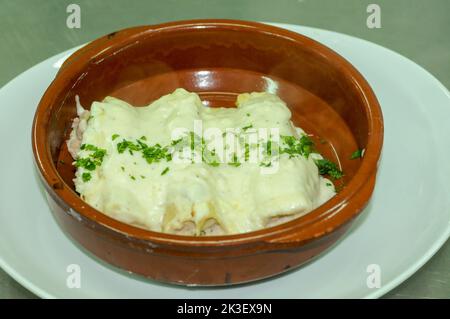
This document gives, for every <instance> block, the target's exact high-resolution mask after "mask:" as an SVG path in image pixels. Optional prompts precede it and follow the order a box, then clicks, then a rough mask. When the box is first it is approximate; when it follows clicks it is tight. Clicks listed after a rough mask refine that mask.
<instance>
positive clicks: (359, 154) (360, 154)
mask: <svg viewBox="0 0 450 319" xmlns="http://www.w3.org/2000/svg"><path fill="white" fill-rule="evenodd" d="M362 157H363V150H356V151H354V152H353V153H352V156H350V159H351V160H354V159H357V158H362Z"/></svg>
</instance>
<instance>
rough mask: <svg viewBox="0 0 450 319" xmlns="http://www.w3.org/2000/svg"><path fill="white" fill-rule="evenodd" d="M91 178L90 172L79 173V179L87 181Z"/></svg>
mask: <svg viewBox="0 0 450 319" xmlns="http://www.w3.org/2000/svg"><path fill="white" fill-rule="evenodd" d="M91 178H92V176H91V173H88V172H85V173H83V174H81V179H82V180H83V182H89V181H90V180H91Z"/></svg>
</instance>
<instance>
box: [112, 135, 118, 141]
mask: <svg viewBox="0 0 450 319" xmlns="http://www.w3.org/2000/svg"><path fill="white" fill-rule="evenodd" d="M119 136H120V135H119V134H113V135H112V136H111V140H113V141H114V140H115V139H116V138H118V137H119Z"/></svg>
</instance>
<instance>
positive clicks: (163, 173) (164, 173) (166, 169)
mask: <svg viewBox="0 0 450 319" xmlns="http://www.w3.org/2000/svg"><path fill="white" fill-rule="evenodd" d="M168 171H169V168H168V167H166V168H165V169H164V170H163V171H162V172H161V175H166V174H167V172H168Z"/></svg>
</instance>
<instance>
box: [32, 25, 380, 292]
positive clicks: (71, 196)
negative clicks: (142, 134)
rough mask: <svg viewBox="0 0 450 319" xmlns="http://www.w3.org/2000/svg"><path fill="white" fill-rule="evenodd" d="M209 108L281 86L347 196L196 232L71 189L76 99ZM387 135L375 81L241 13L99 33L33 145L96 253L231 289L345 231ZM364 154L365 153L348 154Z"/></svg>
mask: <svg viewBox="0 0 450 319" xmlns="http://www.w3.org/2000/svg"><path fill="white" fill-rule="evenodd" d="M179 87H182V88H185V89H187V90H189V91H194V92H197V93H199V94H200V96H201V98H202V99H203V100H204V101H205V103H206V104H208V105H210V106H212V107H214V106H231V105H234V102H235V98H236V96H237V94H239V93H243V92H251V91H269V92H272V93H276V94H277V95H279V96H280V97H281V99H283V100H284V101H285V102H286V103H287V105H288V106H289V107H290V109H291V111H292V113H293V120H294V123H295V124H296V125H298V126H300V127H302V128H304V129H305V130H306V131H307V132H308V133H311V134H313V135H314V136H315V137H316V138H317V140H318V141H319V140H322V139H324V140H325V141H326V143H316V144H317V145H318V147H319V150H320V152H322V153H323V154H324V155H325V156H327V157H328V158H330V159H332V160H335V161H337V160H338V161H339V162H340V164H341V165H342V168H343V170H344V172H345V178H344V180H343V184H342V185H340V184H337V187H339V188H341V191H340V192H339V193H338V194H337V195H336V196H335V197H333V198H332V199H331V200H329V201H328V202H326V203H325V204H324V205H322V206H320V207H319V208H317V209H315V210H314V211H312V212H311V213H309V214H307V215H305V216H303V217H300V218H298V219H295V220H293V221H290V222H287V223H285V224H281V225H278V226H276V227H271V228H266V229H263V230H259V231H255V232H250V233H245V234H239V235H229V236H211V237H189V236H179V235H170V234H164V233H158V232H152V231H147V230H144V229H141V228H137V227H133V226H130V225H127V224H124V223H121V222H119V221H116V220H114V219H112V218H109V217H108V216H106V215H104V214H102V213H101V212H99V211H97V210H95V209H94V208H92V207H90V206H89V205H88V204H86V203H85V202H83V200H81V198H80V197H79V196H78V195H77V193H76V192H75V191H74V188H73V182H72V179H73V177H74V167H73V166H72V165H71V162H72V159H71V158H70V155H68V152H67V148H66V147H65V140H66V139H67V137H68V134H69V132H70V130H71V122H72V120H73V118H74V117H76V108H75V95H79V96H80V99H81V104H82V105H84V106H85V107H89V106H90V105H91V103H92V102H93V101H99V100H102V99H103V98H104V97H105V96H108V95H112V96H115V97H118V98H121V99H124V100H126V101H127V102H129V103H131V104H134V105H138V106H139V105H146V104H149V103H150V102H151V101H153V100H155V99H157V98H159V97H160V96H162V95H164V94H167V93H171V92H172V91H173V90H174V89H176V88H179ZM382 142H383V121H382V114H381V110H380V106H379V104H378V102H377V99H376V97H375V95H374V93H373V92H372V90H371V88H370V86H369V85H368V83H367V82H366V80H365V79H364V78H363V77H362V76H361V74H360V73H358V71H357V70H356V69H355V68H354V67H353V66H352V65H351V64H350V63H349V62H347V61H346V60H345V59H343V58H342V57H341V56H339V55H338V54H336V53H335V52H334V51H332V50H330V49H329V48H327V47H325V46H323V45H321V44H319V43H317V42H315V41H313V40H311V39H309V38H307V37H305V36H302V35H299V34H297V33H293V32H290V31H287V30H284V29H280V28H276V27H272V26H268V25H264V24H259V23H254V22H245V21H235V20H193V21H180V22H171V23H166V24H160V25H152V26H142V27H135V28H130V29H125V30H122V31H118V32H113V33H111V34H108V35H107V36H104V37H101V38H99V39H97V40H95V41H93V42H91V43H90V44H88V45H87V46H85V47H83V48H82V49H80V50H78V51H77V52H75V53H74V54H73V55H72V56H70V57H69V58H68V59H67V61H66V62H65V63H64V64H63V66H62V67H61V69H60V71H59V73H58V74H57V76H56V78H55V79H54V81H53V82H52V83H51V85H50V86H49V88H48V89H47V91H46V92H45V94H44V96H43V97H42V99H41V101H40V103H39V106H38V108H37V111H36V115H35V118H34V123H33V132H32V143H33V151H34V156H35V160H36V165H37V167H38V169H39V172H40V176H41V178H42V181H43V184H44V185H45V189H46V191H47V196H48V200H49V203H50V207H51V210H52V212H53V215H54V217H55V218H56V220H57V221H58V223H59V225H60V226H61V228H62V229H63V230H64V231H65V232H66V233H67V234H69V235H70V236H71V237H72V238H73V239H74V240H75V241H77V242H78V243H80V244H81V245H82V246H83V247H84V248H86V249H87V250H88V251H90V252H91V253H92V254H94V255H95V256H97V257H99V258H101V259H103V260H105V261H107V262H108V263H110V264H112V265H115V266H117V267H120V268H122V269H125V270H127V271H130V272H133V273H137V274H141V275H143V276H146V277H149V278H152V279H155V280H159V281H163V282H170V283H176V284H182V285H229V284H236V283H244V282H249V281H253V280H257V279H262V278H266V277H270V276H273V275H276V274H279V273H282V272H285V271H287V270H290V269H293V268H295V267H297V266H299V265H301V264H303V263H304V262H306V261H308V260H309V259H311V258H312V257H314V256H316V255H318V254H319V253H321V252H323V251H324V250H325V249H327V248H328V247H330V245H332V244H333V243H334V242H336V240H337V239H338V238H339V237H341V236H342V235H343V234H344V233H345V231H346V230H347V229H348V227H349V226H350V224H351V222H352V221H353V220H354V218H355V217H356V216H357V215H358V214H359V213H360V212H361V211H362V209H363V208H364V207H365V206H366V204H367V202H368V200H369V198H370V196H371V194H372V190H373V188H374V184H375V176H376V172H377V164H378V160H379V157H380V152H381V148H382ZM356 149H365V153H364V157H363V159H357V160H350V156H351V154H352V152H354V151H355V150H356Z"/></svg>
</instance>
